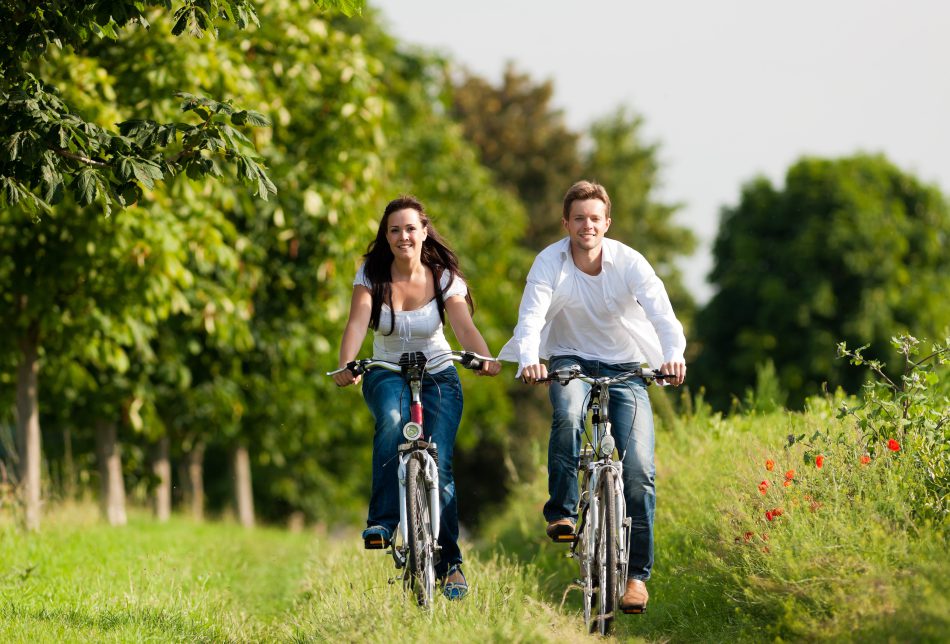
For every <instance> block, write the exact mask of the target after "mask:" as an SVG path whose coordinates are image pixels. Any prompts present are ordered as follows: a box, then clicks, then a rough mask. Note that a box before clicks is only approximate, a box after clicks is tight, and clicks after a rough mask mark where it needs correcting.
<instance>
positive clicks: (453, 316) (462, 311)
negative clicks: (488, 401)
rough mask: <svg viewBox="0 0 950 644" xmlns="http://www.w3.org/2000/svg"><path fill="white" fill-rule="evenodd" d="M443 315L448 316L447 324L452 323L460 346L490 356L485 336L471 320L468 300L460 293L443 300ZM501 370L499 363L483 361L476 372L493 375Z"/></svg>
mask: <svg viewBox="0 0 950 644" xmlns="http://www.w3.org/2000/svg"><path fill="white" fill-rule="evenodd" d="M445 315H446V317H448V318H449V324H451V325H452V331H453V332H454V333H455V337H456V338H458V341H459V343H461V345H462V348H463V349H465V350H466V351H472V352H474V353H477V354H479V355H483V356H490V355H491V351H489V349H488V345H487V344H486V343H485V338H483V337H482V334H481V333H479V331H478V328H477V327H476V326H475V322H474V320H472V314H471V313H469V311H468V302H466V301H465V298H464V297H462V296H461V295H453V296H452V297H450V298H448V299H447V300H445ZM499 371H501V363H500V362H495V361H494V360H492V361H487V360H486V361H485V362H483V363H482V368H481V369H480V370H479V371H477V372H476V373H478V374H481V375H489V376H494V375H497V374H498V372H499Z"/></svg>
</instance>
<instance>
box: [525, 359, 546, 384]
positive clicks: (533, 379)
mask: <svg viewBox="0 0 950 644" xmlns="http://www.w3.org/2000/svg"><path fill="white" fill-rule="evenodd" d="M547 377H548V368H547V367H546V366H544V365H543V364H529V365H527V366H526V367H525V368H524V369H522V370H521V380H523V381H524V382H526V383H528V384H529V385H536V384H538V380H541V379H542V378H547Z"/></svg>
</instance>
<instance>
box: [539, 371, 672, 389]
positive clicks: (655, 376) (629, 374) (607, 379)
mask: <svg viewBox="0 0 950 644" xmlns="http://www.w3.org/2000/svg"><path fill="white" fill-rule="evenodd" d="M631 378H642V379H644V380H646V381H647V382H650V381H655V380H666V379H669V378H675V376H674V375H673V374H671V373H660V372H659V371H656V370H654V369H650V368H649V367H637V368H636V369H633V370H631V371H626V372H624V373H622V374H620V375H617V376H600V377H598V378H594V377H592V376H588V375H587V374H586V373H584V372H582V371H581V370H580V369H576V368H565V369H555V370H554V371H552V372H550V373H549V374H548V376H547V377H546V378H539V379H538V380H537V382H557V383H560V384H561V385H562V386H566V385H567V383H569V382H570V381H571V380H580V381H582V382H586V383H587V384H589V385H606V386H610V385H615V384H617V383H621V382H626V381H627V380H630V379H631Z"/></svg>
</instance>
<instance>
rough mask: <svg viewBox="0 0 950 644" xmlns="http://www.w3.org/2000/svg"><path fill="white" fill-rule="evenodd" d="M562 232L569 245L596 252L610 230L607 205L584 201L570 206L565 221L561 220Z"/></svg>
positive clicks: (599, 202)
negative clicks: (569, 239)
mask: <svg viewBox="0 0 950 644" xmlns="http://www.w3.org/2000/svg"><path fill="white" fill-rule="evenodd" d="M561 223H562V224H564V230H566V231H567V234H568V235H569V236H570V238H571V245H572V246H573V247H574V248H576V249H578V250H583V251H591V250H597V249H598V248H600V244H601V242H602V241H603V239H604V233H605V232H607V229H608V228H610V217H608V216H607V204H605V203H604V202H603V201H601V200H600V199H584V200H583V201H580V200H579V201H575V202H573V203H572V204H571V211H570V213H569V214H568V216H567V219H566V220H565V219H561Z"/></svg>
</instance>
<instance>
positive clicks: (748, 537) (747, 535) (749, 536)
mask: <svg viewBox="0 0 950 644" xmlns="http://www.w3.org/2000/svg"><path fill="white" fill-rule="evenodd" d="M754 536H755V533H754V532H746V533H745V534H744V535H742V537H743V539H745V542H746V543H749V541H751V540H752V537H754Z"/></svg>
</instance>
